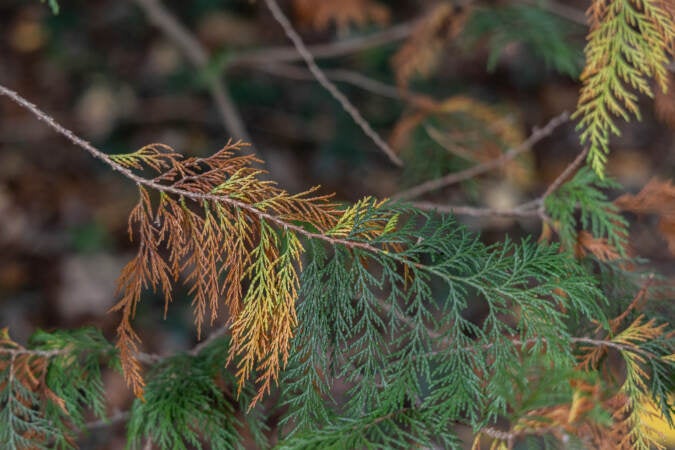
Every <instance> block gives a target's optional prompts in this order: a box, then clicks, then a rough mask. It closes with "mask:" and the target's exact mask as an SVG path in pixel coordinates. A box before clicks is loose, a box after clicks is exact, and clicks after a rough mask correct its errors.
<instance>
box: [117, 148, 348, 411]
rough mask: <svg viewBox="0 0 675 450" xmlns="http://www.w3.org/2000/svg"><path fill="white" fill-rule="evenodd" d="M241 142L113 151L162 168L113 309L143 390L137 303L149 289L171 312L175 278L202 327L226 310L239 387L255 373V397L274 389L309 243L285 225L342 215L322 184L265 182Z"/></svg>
mask: <svg viewBox="0 0 675 450" xmlns="http://www.w3.org/2000/svg"><path fill="white" fill-rule="evenodd" d="M242 145H243V144H241V143H228V145H227V146H225V147H224V148H223V149H221V150H220V151H218V152H216V153H215V154H214V155H212V156H209V157H207V158H186V159H182V158H181V157H180V155H178V154H177V153H175V152H173V151H172V150H171V149H170V148H168V147H166V146H164V145H160V144H154V145H151V146H146V147H143V148H142V149H141V150H139V151H137V152H134V153H131V154H126V155H115V156H113V157H112V158H113V160H114V161H115V162H117V163H119V164H121V165H123V166H124V167H127V168H130V169H135V170H139V169H146V168H148V169H152V170H155V171H157V172H159V173H158V175H157V176H156V177H155V178H154V179H153V180H152V185H151V187H153V188H155V189H156V190H158V191H159V195H158V198H156V199H154V200H153V199H152V198H151V195H150V193H149V192H148V190H147V189H146V188H144V187H140V188H139V193H140V199H139V202H138V204H137V205H136V207H135V208H134V209H133V210H132V212H131V215H130V218H129V232H130V236H131V238H132V240H135V241H137V242H138V252H137V254H136V256H135V257H134V258H133V259H132V260H131V261H130V262H129V263H128V264H127V265H126V267H125V268H124V269H123V271H122V274H121V276H120V278H119V281H118V287H119V292H120V293H121V299H120V300H119V301H118V303H117V304H116V305H115V306H114V307H113V308H112V310H113V311H119V312H121V313H122V320H121V322H120V324H119V326H118V329H117V332H118V336H119V340H118V344H117V346H118V348H119V351H120V358H121V361H122V368H123V369H124V374H125V378H126V380H127V382H128V383H129V384H130V385H131V386H132V387H133V390H134V392H135V394H136V395H138V396H141V395H142V392H143V377H142V370H141V365H140V363H139V362H138V361H137V359H136V355H137V354H138V352H139V348H138V346H139V343H140V338H139V336H138V335H137V334H136V332H135V331H134V330H133V328H132V326H131V322H132V319H133V317H134V315H135V312H136V306H137V304H138V302H139V301H140V298H141V295H142V293H143V291H144V290H146V289H150V290H153V291H157V292H160V293H161V294H162V295H163V296H164V299H165V313H166V308H168V304H169V303H170V302H171V298H172V297H171V289H172V284H173V283H175V282H177V281H179V280H182V281H183V282H184V283H185V284H186V285H187V286H188V288H189V291H188V292H189V294H190V295H191V297H192V299H193V300H192V306H193V311H194V321H195V325H196V327H197V332H198V334H201V329H202V326H203V325H204V324H205V322H206V321H207V320H209V321H210V322H211V323H213V322H214V321H215V319H216V318H217V317H218V314H219V310H220V308H221V307H224V308H225V309H226V312H227V316H228V320H229V322H230V323H231V330H232V340H231V347H230V355H229V361H231V362H234V363H235V364H236V365H237V376H238V379H239V383H240V388H241V387H242V386H243V385H244V383H245V382H246V381H247V380H248V379H249V377H250V376H251V375H252V374H253V373H254V372H255V374H256V376H257V379H256V384H257V385H258V388H259V389H258V395H257V396H256V397H255V398H254V403H255V402H256V401H257V400H259V399H260V398H261V397H262V395H264V393H266V392H269V390H270V389H271V386H272V383H274V382H276V381H277V378H278V372H279V369H280V368H281V367H283V365H284V364H285V363H286V361H287V359H288V352H289V349H290V340H291V338H292V336H293V330H294V328H295V326H296V321H297V319H296V316H295V299H296V297H297V290H298V285H299V279H298V271H299V270H300V265H301V260H300V258H301V255H302V253H303V248H302V245H301V244H300V241H299V238H298V236H297V235H296V233H295V232H294V231H292V230H288V229H286V228H288V227H289V226H292V227H295V229H304V228H303V227H307V230H309V231H308V232H310V231H318V232H327V231H328V230H331V229H333V228H334V227H335V226H336V225H337V224H338V222H339V220H340V218H341V216H342V215H343V214H344V213H341V212H340V211H338V210H337V208H336V205H334V204H333V203H331V202H330V196H324V195H319V196H317V195H315V194H314V193H315V191H316V189H310V190H309V191H306V192H302V193H299V194H289V193H288V192H286V191H285V190H283V189H280V188H279V187H277V186H276V184H275V183H274V182H272V181H264V180H261V179H260V175H261V174H262V171H261V170H258V169H255V168H253V167H252V164H253V163H254V162H258V160H256V159H255V158H254V157H252V156H250V155H241V154H238V151H239V150H240V148H241V146H242ZM289 224H291V225H289ZM279 226H283V227H284V229H282V230H279Z"/></svg>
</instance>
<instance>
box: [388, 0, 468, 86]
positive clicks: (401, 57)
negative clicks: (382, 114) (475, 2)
mask: <svg viewBox="0 0 675 450" xmlns="http://www.w3.org/2000/svg"><path fill="white" fill-rule="evenodd" d="M469 13H470V11H469V8H468V7H462V6H455V5H452V4H451V3H449V2H440V3H438V4H437V5H436V6H435V7H434V8H432V9H431V10H430V11H429V12H428V13H427V15H426V16H425V18H424V19H423V20H422V21H421V22H420V23H419V24H418V25H417V27H416V28H415V30H414V31H413V33H412V34H411V35H410V37H409V38H408V40H407V41H406V42H405V44H404V45H403V46H402V47H401V48H400V49H399V50H398V52H396V54H395V55H394V57H393V58H392V61H391V62H392V66H393V68H394V72H395V73H396V81H397V84H398V86H399V87H400V88H402V89H406V88H407V87H408V83H409V82H410V80H411V79H412V77H413V76H415V75H421V76H424V77H426V76H429V75H430V74H431V72H432V71H433V70H434V69H435V68H436V66H437V65H438V62H439V59H440V57H441V55H442V53H443V51H444V50H445V49H446V48H447V45H448V44H449V43H450V42H451V41H452V40H453V39H454V38H455V37H456V36H457V35H458V34H459V33H460V32H461V31H462V28H463V27H464V23H465V22H466V19H467V17H468V16H469Z"/></svg>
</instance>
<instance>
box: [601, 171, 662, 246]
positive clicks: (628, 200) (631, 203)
mask: <svg viewBox="0 0 675 450" xmlns="http://www.w3.org/2000/svg"><path fill="white" fill-rule="evenodd" d="M614 203H615V204H616V205H617V206H618V207H619V208H621V209H622V210H624V211H630V212H632V213H635V214H656V215H658V216H659V224H658V229H659V232H660V233H661V235H662V236H663V238H664V239H665V240H666V242H667V243H668V249H669V250H670V253H672V254H673V255H675V185H673V184H672V182H670V181H661V180H658V179H652V180H651V181H650V182H649V183H647V184H646V185H645V187H644V188H642V190H641V191H640V192H638V193H637V194H635V195H631V194H624V195H622V196H621V197H619V198H617V199H616V200H615V202H614Z"/></svg>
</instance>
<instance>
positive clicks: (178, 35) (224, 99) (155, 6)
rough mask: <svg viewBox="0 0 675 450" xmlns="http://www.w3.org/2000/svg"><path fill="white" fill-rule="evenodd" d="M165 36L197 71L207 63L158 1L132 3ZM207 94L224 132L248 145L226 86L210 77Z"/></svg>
mask: <svg viewBox="0 0 675 450" xmlns="http://www.w3.org/2000/svg"><path fill="white" fill-rule="evenodd" d="M133 1H134V3H136V4H137V5H138V6H139V7H140V8H141V9H142V10H143V11H144V12H145V14H146V15H147V17H148V19H149V20H150V21H151V22H152V23H153V24H155V25H156V26H157V27H158V28H159V29H160V30H162V32H164V34H165V35H166V36H167V37H168V38H169V39H171V40H172V41H173V43H174V44H176V46H177V47H178V48H179V49H180V50H181V52H182V53H183V55H185V58H186V59H187V60H188V61H190V63H191V64H192V65H193V66H195V67H196V68H198V69H204V68H205V67H206V66H207V65H208V63H209V55H208V53H207V51H206V50H205V49H204V47H203V46H202V45H201V44H200V43H199V41H198V40H197V39H196V38H195V37H194V36H193V35H192V34H191V33H190V31H189V30H188V29H187V28H185V27H184V26H183V25H182V24H181V23H180V22H179V21H178V20H177V19H176V18H175V17H174V16H173V15H172V14H171V13H170V12H169V11H168V10H167V9H166V8H165V7H164V5H163V4H162V3H161V2H160V0H133ZM208 87H209V93H210V94H211V97H213V100H214V102H215V104H216V107H217V108H218V112H219V114H220V116H221V118H222V120H223V125H224V126H225V130H226V131H227V132H228V133H229V134H230V136H231V137H232V138H234V139H241V140H244V141H246V142H251V137H250V135H249V134H248V131H246V126H245V125H244V121H243V120H242V119H241V116H240V115H239V112H238V111H237V107H236V106H235V104H234V101H233V100H232V98H231V97H230V94H229V92H228V90H227V85H226V84H225V82H224V81H223V80H222V78H221V77H215V76H214V77H210V79H209V80H208Z"/></svg>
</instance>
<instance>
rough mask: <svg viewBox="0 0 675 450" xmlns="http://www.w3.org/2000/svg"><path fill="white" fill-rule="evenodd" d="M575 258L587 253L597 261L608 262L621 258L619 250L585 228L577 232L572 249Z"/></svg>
mask: <svg viewBox="0 0 675 450" xmlns="http://www.w3.org/2000/svg"><path fill="white" fill-rule="evenodd" d="M574 253H575V255H576V256H577V258H583V257H584V256H586V255H588V254H589V253H590V254H592V255H593V256H595V257H596V258H598V260H599V261H603V262H608V261H614V260H617V259H619V258H621V254H620V253H619V251H618V250H617V249H616V248H615V247H614V246H613V245H611V244H610V243H609V241H608V240H607V239H606V238H598V237H595V236H593V235H592V234H591V233H589V232H588V231H585V230H581V231H579V233H578V234H577V243H576V247H575V249H574Z"/></svg>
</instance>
